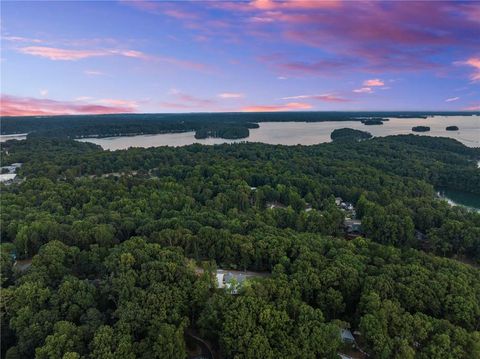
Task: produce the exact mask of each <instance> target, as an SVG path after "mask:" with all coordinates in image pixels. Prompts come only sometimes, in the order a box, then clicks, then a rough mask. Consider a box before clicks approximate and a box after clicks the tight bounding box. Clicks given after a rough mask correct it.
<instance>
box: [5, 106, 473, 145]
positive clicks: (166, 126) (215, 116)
mask: <svg viewBox="0 0 480 359" xmlns="http://www.w3.org/2000/svg"><path fill="white" fill-rule="evenodd" d="M473 114H475V113H472V112H455V113H454V112H446V113H445V112H294V113H292V112H269V113H241V112H232V113H181V114H172V113H165V114H116V115H78V116H30V117H28V116H27V117H3V118H2V126H1V128H0V131H1V134H2V135H6V134H19V133H29V135H30V136H41V137H56V138H83V137H111V136H125V135H139V134H156V133H173V132H188V131H195V137H196V138H206V137H221V138H229V139H237V138H246V137H248V135H249V128H257V127H258V122H267V121H270V122H272V121H273V122H287V121H296V122H322V121H362V122H364V123H365V124H367V125H368V124H382V121H380V119H383V118H385V117H401V118H408V117H412V118H419V117H423V118H426V117H427V116H433V115H450V116H454V115H459V116H470V115H473ZM476 114H479V113H476ZM366 119H370V120H366ZM379 122H380V123H379Z"/></svg>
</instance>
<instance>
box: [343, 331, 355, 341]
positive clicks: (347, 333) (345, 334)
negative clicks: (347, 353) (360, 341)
mask: <svg viewBox="0 0 480 359" xmlns="http://www.w3.org/2000/svg"><path fill="white" fill-rule="evenodd" d="M340 336H341V337H342V340H343V341H353V342H354V341H355V338H354V337H353V334H352V332H351V331H350V330H348V329H342V330H341V331H340Z"/></svg>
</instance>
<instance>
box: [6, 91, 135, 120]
mask: <svg viewBox="0 0 480 359" xmlns="http://www.w3.org/2000/svg"><path fill="white" fill-rule="evenodd" d="M0 103H1V106H0V107H1V108H0V115H1V116H47V115H80V114H109V113H110V114H112V113H128V112H134V107H133V106H132V103H130V104H127V105H126V104H121V105H120V104H116V105H111V106H110V105H101V104H95V103H84V102H75V101H56V100H51V99H38V98H31V97H19V96H11V95H1V97H0Z"/></svg>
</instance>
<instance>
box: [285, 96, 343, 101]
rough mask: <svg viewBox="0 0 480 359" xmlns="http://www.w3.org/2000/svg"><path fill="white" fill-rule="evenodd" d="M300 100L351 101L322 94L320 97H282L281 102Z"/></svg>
mask: <svg viewBox="0 0 480 359" xmlns="http://www.w3.org/2000/svg"><path fill="white" fill-rule="evenodd" d="M301 99H310V100H317V101H322V102H350V101H351V100H349V99H346V98H343V97H339V96H336V95H333V94H322V95H298V96H288V97H282V98H281V100H301Z"/></svg>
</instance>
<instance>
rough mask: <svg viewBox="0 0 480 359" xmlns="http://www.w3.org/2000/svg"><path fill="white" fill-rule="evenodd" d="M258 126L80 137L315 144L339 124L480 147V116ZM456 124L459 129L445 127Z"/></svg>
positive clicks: (113, 141) (112, 141)
mask: <svg viewBox="0 0 480 359" xmlns="http://www.w3.org/2000/svg"><path fill="white" fill-rule="evenodd" d="M259 125H260V128H257V129H251V130H250V136H249V137H248V138H244V139H241V140H225V139H222V138H207V139H196V138H195V137H194V135H195V133H194V132H183V133H166V134H157V135H139V136H119V137H108V138H85V139H80V140H79V141H83V142H92V143H95V144H97V145H100V146H102V148H103V149H106V150H121V149H126V148H129V147H158V146H174V147H176V146H186V145H191V144H193V143H200V144H204V145H214V144H220V143H234V142H242V141H247V142H263V143H268V144H280V145H297V144H302V145H314V144H319V143H324V142H330V141H331V140H330V133H331V132H332V131H333V130H335V129H338V128H344V127H348V128H353V129H358V130H363V131H368V132H370V133H371V134H372V135H373V136H376V137H380V136H388V135H400V134H409V133H415V134H417V135H422V136H437V137H450V138H454V139H456V140H458V141H460V142H462V143H463V144H465V145H466V146H469V147H480V116H434V117H428V118H426V119H423V118H390V119H389V121H385V122H384V124H383V125H378V126H366V125H364V124H362V123H361V122H360V121H342V122H339V121H326V122H260V123H259ZM418 125H421V126H430V132H423V133H417V132H412V127H413V126H418ZM450 125H455V126H458V127H459V130H458V131H446V130H445V127H446V126H450Z"/></svg>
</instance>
